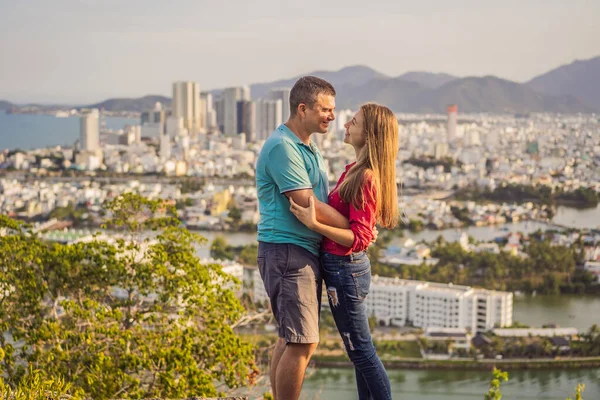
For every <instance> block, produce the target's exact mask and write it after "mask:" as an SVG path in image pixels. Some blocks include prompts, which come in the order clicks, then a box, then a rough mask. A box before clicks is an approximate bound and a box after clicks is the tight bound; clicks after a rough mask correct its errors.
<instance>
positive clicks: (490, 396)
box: [485, 368, 508, 400]
mask: <svg viewBox="0 0 600 400" xmlns="http://www.w3.org/2000/svg"><path fill="white" fill-rule="evenodd" d="M506 381H508V372H503V371H501V370H499V369H497V368H494V371H493V378H492V381H491V382H490V389H489V391H488V392H487V394H486V395H485V400H500V399H502V392H501V391H500V384H501V383H502V382H506Z"/></svg>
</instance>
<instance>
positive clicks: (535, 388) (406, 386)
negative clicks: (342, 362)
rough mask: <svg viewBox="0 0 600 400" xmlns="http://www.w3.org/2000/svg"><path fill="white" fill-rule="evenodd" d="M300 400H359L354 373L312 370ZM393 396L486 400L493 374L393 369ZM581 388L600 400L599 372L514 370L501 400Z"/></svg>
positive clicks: (553, 396)
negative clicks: (580, 384)
mask: <svg viewBox="0 0 600 400" xmlns="http://www.w3.org/2000/svg"><path fill="white" fill-rule="evenodd" d="M307 372H308V377H307V378H306V380H305V382H304V387H303V390H302V393H303V394H302V396H301V399H303V400H313V399H324V400H351V399H357V398H358V397H357V395H356V386H355V385H356V383H355V379H354V371H353V370H352V369H327V368H319V369H309V370H308V371H307ZM388 374H389V376H390V381H391V384H392V395H393V397H394V398H395V399H399V400H423V399H427V400H466V399H478V400H480V399H483V397H484V395H485V393H487V390H488V385H489V381H490V377H491V372H486V371H455V370H391V371H388ZM578 383H583V384H585V392H584V393H583V398H584V399H585V400H598V399H600V369H580V370H531V371H514V372H511V371H509V380H508V382H505V383H503V384H502V394H503V397H502V399H506V400H527V399H537V400H565V399H566V398H567V397H569V396H570V397H573V398H575V396H574V393H575V388H576V387H577V384H578Z"/></svg>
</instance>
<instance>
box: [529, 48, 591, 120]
mask: <svg viewBox="0 0 600 400" xmlns="http://www.w3.org/2000/svg"><path fill="white" fill-rule="evenodd" d="M527 86H529V87H530V88H532V89H534V90H536V91H538V92H541V93H546V94H550V95H554V96H560V95H571V96H575V97H577V98H578V99H580V100H581V101H583V102H584V103H586V104H588V105H589V106H591V107H593V108H594V109H595V110H596V111H600V56H598V57H595V58H592V59H589V60H577V61H574V62H572V63H571V64H568V65H563V66H561V67H558V68H556V69H553V70H551V71H548V72H546V73H545V74H542V75H540V76H537V77H535V78H533V79H532V80H530V81H529V82H527Z"/></svg>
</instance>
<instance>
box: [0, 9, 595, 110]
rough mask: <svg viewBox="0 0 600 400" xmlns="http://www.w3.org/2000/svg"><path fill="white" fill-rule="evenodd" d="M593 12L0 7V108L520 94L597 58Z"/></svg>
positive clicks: (571, 10)
mask: <svg viewBox="0 0 600 400" xmlns="http://www.w3.org/2000/svg"><path fill="white" fill-rule="evenodd" d="M597 15H600V2H594V3H590V2H586V1H583V0H581V1H573V2H569V3H566V2H564V1H560V0H546V1H543V0H530V1H528V2H527V3H526V4H522V2H519V1H517V0H507V1H505V2H502V3H501V4H500V3H496V4H481V2H478V1H473V0H462V1H461V0H456V1H454V2H444V1H441V0H429V1H423V2H420V3H416V2H415V3H411V4H400V2H394V1H391V0H386V1H384V0H380V1H372V2H370V3H369V4H368V6H366V5H365V3H364V2H359V1H357V0H346V1H340V0H332V1H329V2H327V3H319V2H317V1H312V0H310V1H304V2H302V3H290V4H288V3H280V2H278V1H276V0H257V1H255V2H242V1H222V2H207V1H204V0H201V1H192V0H174V1H173V2H171V3H168V4H167V3H163V2H159V1H157V0H146V1H143V0H129V1H127V2H121V1H118V0H103V1H101V0H81V1H74V0H56V1H54V2H46V1H43V0H30V1H28V2H11V1H8V0H0V54H1V55H2V59H3V61H2V63H0V99H2V100H7V101H11V102H15V103H53V104H89V103H95V102H99V101H103V100H105V99H106V98H111V97H133V98H137V97H141V96H144V95H148V94H157V95H165V96H170V92H171V83H172V82H173V81H177V80H194V81H197V82H199V84H200V88H201V90H210V89H215V88H220V87H226V86H237V85H243V84H252V83H260V82H270V81H274V80H279V79H287V78H291V77H294V76H297V75H300V74H304V73H309V72H312V71H315V70H330V71H331V70H339V69H341V68H343V67H347V66H352V65H366V66H369V67H371V68H373V69H375V70H377V71H379V72H381V73H384V74H386V75H389V76H399V75H402V74H403V73H405V72H409V71H426V72H434V73H448V74H451V75H456V76H461V77H464V76H484V75H494V76H497V77H500V78H503V79H508V80H513V81H517V82H525V81H528V80H529V79H531V78H533V77H535V76H537V75H540V74H543V73H545V72H547V71H549V70H552V69H554V68H556V67H559V66H561V65H565V64H569V63H571V62H573V61H574V60H576V59H579V60H583V59H589V58H593V57H595V56H598V55H600V47H599V46H598V44H597V40H596V39H594V37H595V38H598V37H600V25H599V24H597V22H596V20H595V18H596V16H597Z"/></svg>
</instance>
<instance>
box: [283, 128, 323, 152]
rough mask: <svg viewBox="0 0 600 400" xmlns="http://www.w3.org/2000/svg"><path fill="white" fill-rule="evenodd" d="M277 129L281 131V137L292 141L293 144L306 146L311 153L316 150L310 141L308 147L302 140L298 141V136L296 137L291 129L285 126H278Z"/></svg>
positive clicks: (315, 146)
mask: <svg viewBox="0 0 600 400" xmlns="http://www.w3.org/2000/svg"><path fill="white" fill-rule="evenodd" d="M277 129H279V130H280V131H281V133H282V134H283V136H285V137H287V138H289V139H291V140H293V141H294V143H297V144H301V145H302V146H306V147H308V148H309V149H311V150H312V151H313V152H314V151H317V150H318V148H317V145H316V144H315V143H314V141H312V140H311V141H310V145H307V144H306V143H304V142H303V141H302V140H300V138H299V137H298V136H296V134H295V133H294V132H292V131H291V129H290V128H288V127H287V125H286V124H281V125H279V127H278V128H277Z"/></svg>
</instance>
